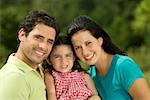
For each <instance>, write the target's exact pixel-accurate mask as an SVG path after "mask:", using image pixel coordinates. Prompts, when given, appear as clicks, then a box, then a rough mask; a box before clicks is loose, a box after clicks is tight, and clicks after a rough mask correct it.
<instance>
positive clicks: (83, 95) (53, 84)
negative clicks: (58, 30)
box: [44, 37, 100, 100]
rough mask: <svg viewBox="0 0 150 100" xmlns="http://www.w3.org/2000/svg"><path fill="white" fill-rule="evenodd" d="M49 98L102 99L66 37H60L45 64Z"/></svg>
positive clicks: (61, 99)
mask: <svg viewBox="0 0 150 100" xmlns="http://www.w3.org/2000/svg"><path fill="white" fill-rule="evenodd" d="M44 65H45V66H46V67H47V68H48V71H49V72H50V73H46V74H45V84H46V88H47V96H48V100H57V99H58V100H100V97H99V96H98V93H97V91H96V88H95V86H94V83H93V81H92V79H91V77H90V76H89V75H88V74H87V73H85V72H84V71H83V69H82V68H81V67H80V65H79V64H78V62H77V60H76V58H75V56H74V53H73V51H72V49H71V45H70V43H69V42H68V41H67V39H66V37H59V38H58V39H57V40H56V42H55V44H54V46H53V49H52V52H51V54H50V56H49V57H48V59H47V62H45V64H44Z"/></svg>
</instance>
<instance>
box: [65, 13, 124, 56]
mask: <svg viewBox="0 0 150 100" xmlns="http://www.w3.org/2000/svg"><path fill="white" fill-rule="evenodd" d="M81 30H83V31H86V30H88V31H90V32H91V34H92V35H93V36H94V37H95V38H97V39H98V38H99V37H102V38H103V44H102V48H103V49H104V51H105V52H107V53H109V54H120V55H126V53H125V52H123V51H122V50H121V49H119V48H118V47H117V46H116V45H114V44H113V43H112V41H111V38H110V37H109V35H108V34H107V33H106V32H105V31H104V30H103V29H102V28H101V27H100V26H99V25H98V24H97V23H96V22H95V21H94V20H92V19H91V18H90V17H88V16H85V15H82V16H78V17H76V18H74V20H73V21H72V22H71V24H70V25H69V26H68V31H67V35H68V37H69V40H70V42H71V38H72V36H73V35H74V34H75V33H77V32H78V31H81Z"/></svg>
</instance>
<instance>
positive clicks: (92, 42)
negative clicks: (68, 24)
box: [71, 30, 103, 65]
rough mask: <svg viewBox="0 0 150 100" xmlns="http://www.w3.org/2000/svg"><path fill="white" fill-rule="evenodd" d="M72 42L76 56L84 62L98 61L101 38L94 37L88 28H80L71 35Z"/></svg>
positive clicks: (93, 62) (90, 63)
mask: <svg viewBox="0 0 150 100" xmlns="http://www.w3.org/2000/svg"><path fill="white" fill-rule="evenodd" d="M71 41H72V44H73V47H74V50H75V53H76V55H77V56H78V58H79V59H80V60H81V61H83V62H84V63H86V64H89V65H95V64H96V63H98V62H99V58H100V55H101V45H102V41H103V39H102V38H101V37H100V38H99V39H96V38H95V37H94V36H93V35H92V34H91V33H90V31H88V30H85V31H84V30H81V31H78V32H77V33H75V34H74V35H73V36H72V39H71Z"/></svg>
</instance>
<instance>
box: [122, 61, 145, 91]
mask: <svg viewBox="0 0 150 100" xmlns="http://www.w3.org/2000/svg"><path fill="white" fill-rule="evenodd" d="M119 72H120V80H121V83H122V86H123V88H125V90H126V91H128V90H129V89H130V87H131V86H132V84H133V83H134V82H135V80H137V79H138V78H144V76H143V74H142V71H141V69H140V67H139V66H138V65H137V64H136V63H135V62H134V61H133V60H132V59H125V60H124V61H122V63H120V70H119Z"/></svg>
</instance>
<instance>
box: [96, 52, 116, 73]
mask: <svg viewBox="0 0 150 100" xmlns="http://www.w3.org/2000/svg"><path fill="white" fill-rule="evenodd" d="M113 56H114V55H112V54H108V53H103V54H102V56H100V58H99V61H98V62H97V63H96V64H95V67H96V68H97V71H98V74H99V75H100V76H105V75H106V74H107V72H108V70H109V68H110V66H111V63H112V59H113Z"/></svg>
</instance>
